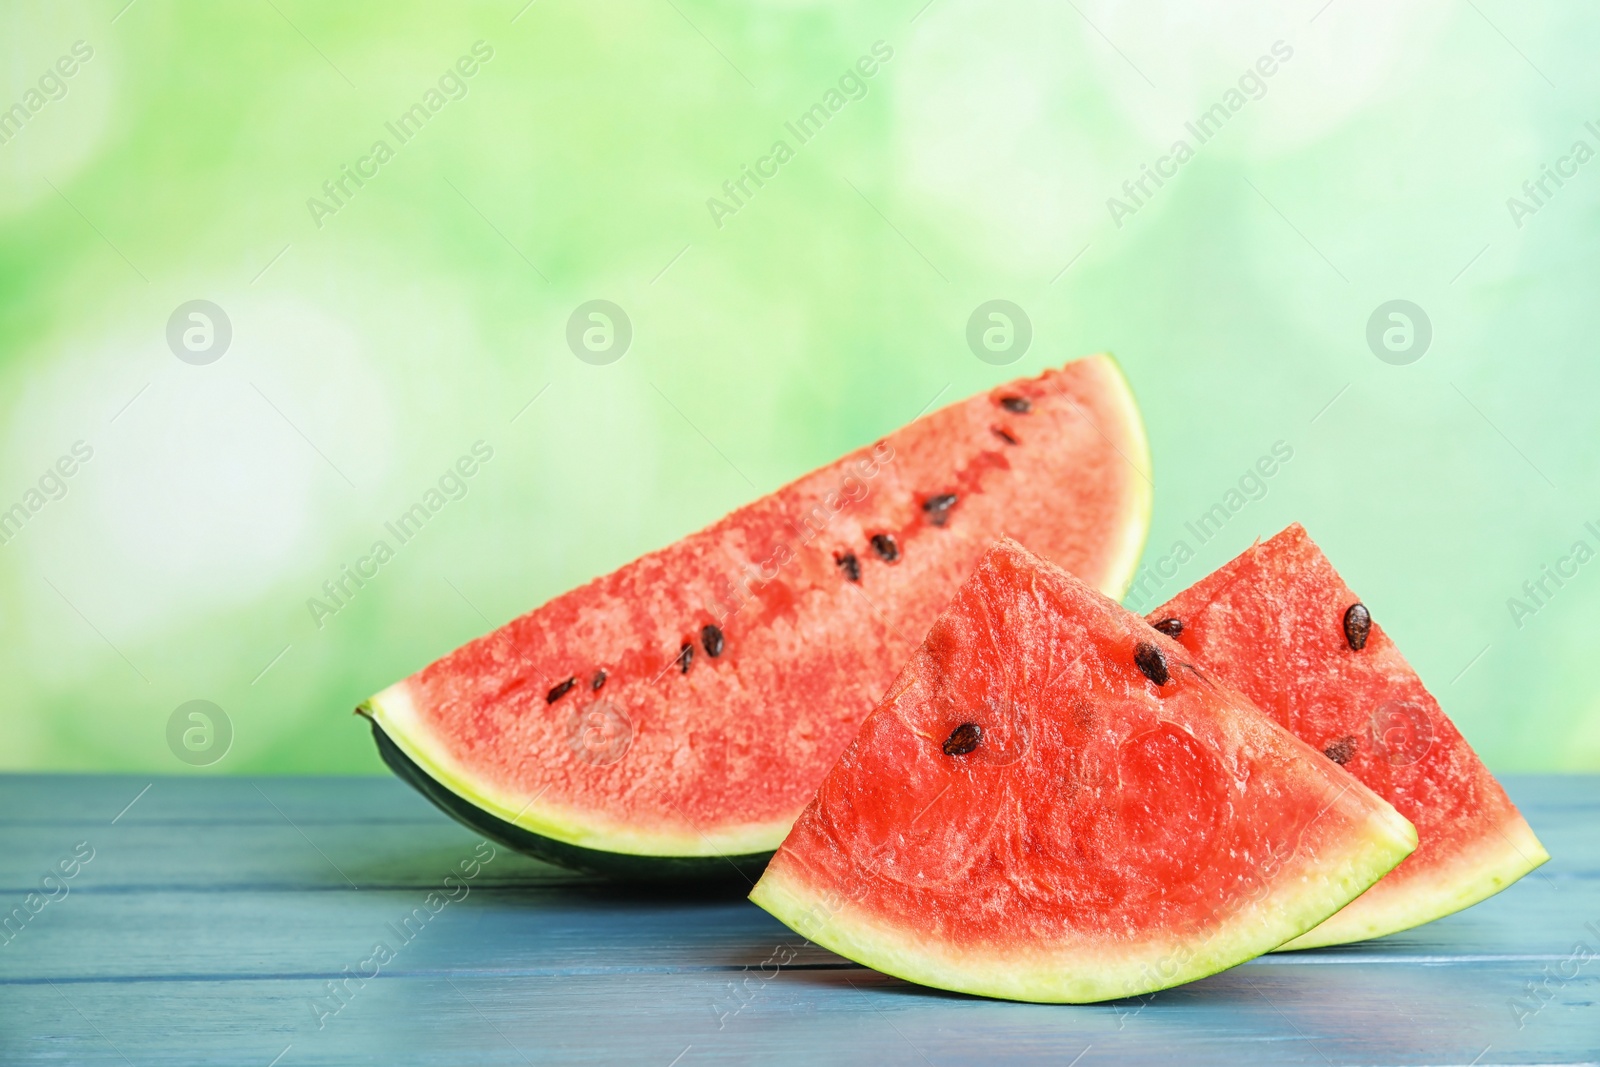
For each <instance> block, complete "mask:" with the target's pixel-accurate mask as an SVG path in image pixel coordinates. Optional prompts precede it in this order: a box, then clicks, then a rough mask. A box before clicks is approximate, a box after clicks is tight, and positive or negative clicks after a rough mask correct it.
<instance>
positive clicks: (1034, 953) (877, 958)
mask: <svg viewBox="0 0 1600 1067" xmlns="http://www.w3.org/2000/svg"><path fill="white" fill-rule="evenodd" d="M1347 840H1348V841H1349V842H1350V848H1349V849H1348V850H1347V852H1346V853H1345V854H1344V855H1342V856H1341V855H1333V854H1326V853H1325V854H1322V855H1318V856H1316V857H1307V858H1306V859H1305V860H1304V861H1303V863H1302V864H1301V866H1300V868H1299V869H1293V868H1291V867H1288V866H1285V867H1284V868H1282V869H1280V870H1279V871H1278V872H1277V873H1276V874H1275V875H1274V876H1273V877H1272V880H1271V882H1270V883H1269V884H1270V885H1271V886H1272V889H1271V890H1270V891H1269V892H1268V893H1267V894H1265V895H1264V896H1263V897H1262V898H1261V899H1260V900H1258V901H1255V902H1251V903H1247V904H1246V905H1244V906H1243V907H1241V908H1240V909H1239V910H1238V911H1237V912H1235V913H1234V914H1232V915H1230V916H1229V917H1227V918H1226V919H1225V920H1223V921H1222V922H1220V923H1219V924H1217V925H1216V926H1214V927H1213V928H1212V929H1211V930H1210V932H1209V934H1208V935H1207V936H1206V937H1205V938H1204V939H1203V940H1201V941H1199V942H1198V943H1194V942H1187V943H1186V942H1185V941H1183V940H1182V939H1178V938H1174V939H1171V940H1170V941H1168V942H1165V943H1162V942H1159V941H1156V940H1155V939H1154V938H1152V939H1150V940H1148V941H1147V942H1146V943H1145V944H1144V945H1143V947H1142V948H1133V947H1128V946H1127V945H1122V946H1119V947H1118V948H1117V949H1116V950H1105V951H1092V950H1088V949H1074V948H1061V949H1055V950H1052V949H1051V948H1050V947H1049V946H1045V945H1037V946H1032V947H1031V949H1030V950H1029V951H1028V952H1026V953H1023V952H1021V951H1020V950H1017V951H1006V952H995V953H989V954H985V953H984V952H982V951H981V950H976V949H975V950H972V951H968V952H962V951H961V950H960V948H959V946H950V945H948V944H947V943H940V942H939V941H937V940H936V939H935V938H932V937H930V936H929V933H928V931H927V930H907V929H898V928H895V927H893V926H891V925H889V924H887V923H884V922H882V921H881V920H874V919H872V918H871V917H869V916H867V915H866V914H865V913H864V912H863V911H862V910H861V909H859V908H855V907H852V905H851V904H850V903H849V902H848V901H845V900H842V899H840V897H839V894H838V891H837V889H836V888H835V887H833V886H827V885H815V886H813V885H806V884H804V883H803V882H802V881H801V880H800V879H799V878H797V877H796V876H795V875H794V873H793V872H794V871H795V869H796V865H779V866H772V867H768V868H767V871H766V873H765V874H764V875H763V876H762V878H761V881H760V882H758V883H757V884H756V888H755V889H754V890H753V891H752V892H751V894H750V899H751V900H752V901H753V902H754V903H756V904H757V905H759V906H760V907H761V908H763V909H765V910H766V911H768V912H770V913H771V914H772V915H773V916H774V917H776V918H777V919H778V920H779V921H780V922H782V923H783V924H784V925H786V926H788V927H789V928H790V929H792V930H794V931H795V932H796V933H798V934H800V935H801V936H802V937H804V938H806V939H807V940H809V941H811V942H814V943H815V944H818V945H820V946H822V947H823V948H826V949H829V950H831V951H833V952H836V953H838V954H839V955H841V956H844V957H845V958H846V959H850V960H853V961H855V962H857V963H860V964H863V965H865V966H867V967H871V968H872V969H873V970H876V971H880V972H882V973H884V974H888V975H892V976H894V977H896V978H903V979H905V980H906V981H908V982H915V983H917V984H918V985H925V986H931V987H934V988H937V989H945V990H949V991H951V992H956V993H970V994H974V995H977V996H985V997H995V998H999V999H1004V1000H1019V1001H1032V1002H1037V1003H1047V1004H1092V1003H1096V1002H1099V1001H1105V1000H1116V999H1119V998H1122V997H1134V996H1142V995H1144V994H1146V993H1153V992H1156V991H1157V990H1161V989H1168V988H1171V987H1172V986H1177V985H1183V984H1184V983H1187V982H1193V981H1196V980H1198V979H1201V978H1205V977H1207V976H1209V975H1213V974H1217V973H1219V972H1221V971H1224V970H1227V969H1228V968H1230V967H1235V966H1237V965H1238V964H1241V963H1244V962H1246V961H1247V960H1250V959H1254V958H1255V957H1257V956H1260V955H1263V954H1264V953H1267V952H1271V951H1272V950H1273V949H1275V948H1277V947H1278V946H1279V945H1281V944H1283V943H1284V942H1286V941H1289V940H1291V939H1293V938H1294V937H1297V936H1299V935H1300V934H1302V933H1304V932H1306V931H1307V930H1310V929H1312V928H1313V927H1315V926H1317V925H1318V924H1319V923H1321V922H1322V921H1323V920H1325V919H1327V918H1328V916H1330V915H1333V914H1334V913H1335V912H1337V911H1339V909H1341V908H1343V907H1344V906H1345V905H1346V904H1348V903H1349V902H1350V901H1352V900H1354V899H1355V898H1356V897H1358V896H1360V895H1361V894H1362V893H1363V892H1364V891H1365V890H1366V889H1367V888H1368V887H1369V886H1371V885H1373V884H1374V883H1375V882H1377V881H1378V880H1379V879H1380V878H1382V877H1383V876H1384V875H1385V874H1387V873H1388V872H1389V871H1390V870H1392V869H1393V868H1394V867H1395V866H1396V865H1397V864H1399V863H1400V862H1401V861H1402V860H1404V859H1405V858H1406V856H1408V855H1410V854H1411V852H1412V850H1413V849H1415V848H1416V845H1417V834H1416V830H1415V828H1414V827H1412V825H1411V823H1410V822H1409V821H1407V820H1406V818H1405V817H1404V816H1402V815H1401V814H1400V813H1399V812H1397V811H1395V810H1394V809H1393V808H1391V807H1389V806H1388V805H1387V804H1385V805H1383V808H1382V809H1381V810H1377V811H1375V812H1373V813H1372V815H1371V816H1369V818H1368V821H1367V829H1366V832H1365V833H1364V834H1361V835H1355V836H1352V837H1351V838H1349V839H1347Z"/></svg>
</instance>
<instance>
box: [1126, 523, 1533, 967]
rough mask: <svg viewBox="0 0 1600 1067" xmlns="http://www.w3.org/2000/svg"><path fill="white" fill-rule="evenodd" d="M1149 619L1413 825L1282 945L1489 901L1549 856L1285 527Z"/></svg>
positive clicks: (1354, 933) (1307, 543)
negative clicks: (1382, 872) (1314, 923)
mask: <svg viewBox="0 0 1600 1067" xmlns="http://www.w3.org/2000/svg"><path fill="white" fill-rule="evenodd" d="M1150 618H1151V619H1152V620H1153V621H1154V622H1155V624H1156V625H1157V626H1159V627H1161V628H1162V629H1164V630H1166V631H1167V632H1169V633H1174V634H1176V635H1177V639H1178V640H1179V641H1180V642H1182V644H1183V646H1184V647H1185V648H1186V649H1188V650H1189V651H1190V652H1191V653H1192V654H1193V655H1194V657H1195V659H1196V661H1198V662H1199V663H1201V664H1202V665H1204V666H1205V667H1206V668H1207V669H1208V671H1210V672H1211V673H1213V674H1214V676H1215V677H1216V678H1217V679H1218V680H1220V681H1222V682H1224V683H1225V684H1227V685H1231V686H1234V687H1236V688H1238V689H1239V690H1240V691H1242V692H1243V693H1245V694H1246V695H1247V696H1249V697H1250V698H1251V699H1252V700H1254V701H1255V702H1256V704H1257V705H1259V706H1260V707H1261V708H1262V709H1263V710H1264V711H1266V712H1267V713H1268V714H1269V715H1271V716H1272V717H1273V718H1274V719H1276V720H1277V721H1278V722H1279V723H1281V724H1282V725H1284V726H1286V727H1287V728H1288V729H1290V730H1291V731H1293V732H1294V733H1295V734H1296V735H1297V736H1299V737H1300V738H1302V739H1303V740H1305V741H1307V742H1309V743H1310V744H1311V745H1313V746H1315V747H1316V748H1317V749H1319V750H1320V751H1322V752H1324V753H1325V754H1326V756H1327V758H1328V759H1330V760H1332V761H1333V762H1335V763H1340V764H1343V766H1344V768H1345V770H1347V771H1349V772H1351V773H1352V774H1354V775H1355V776H1356V777H1357V778H1359V779H1361V780H1362V781H1363V782H1365V783H1366V784H1367V785H1368V786H1370V787H1372V788H1373V789H1374V790H1376V791H1377V792H1378V793H1379V794H1380V795H1381V796H1383V797H1384V799H1386V800H1388V801H1389V803H1391V804H1393V805H1394V806H1395V807H1396V808H1397V809H1398V810H1399V811H1400V813H1401V814H1402V815H1404V816H1405V817H1406V818H1408V819H1410V820H1411V821H1412V822H1413V823H1415V824H1416V827H1417V835H1418V837H1419V838H1420V844H1418V846H1417V850H1416V852H1414V853H1412V855H1411V856H1410V858H1408V859H1407V860H1406V861H1405V862H1404V863H1402V864H1401V865H1400V866H1399V867H1397V868H1395V870H1394V871H1393V872H1391V873H1390V874H1389V875H1387V876H1386V877H1385V878H1384V879H1383V881H1381V882H1379V883H1378V884H1377V885H1376V886H1374V887H1373V888H1372V889H1370V890H1368V891H1367V892H1366V893H1364V894H1363V895H1362V896H1361V898H1360V899H1359V900H1357V901H1356V902H1355V903H1353V904H1351V905H1350V906H1349V907H1347V908H1345V909H1344V910H1343V911H1341V912H1339V913H1338V914H1337V915H1335V916H1334V917H1333V918H1331V919H1329V920H1328V921H1327V922H1325V923H1323V924H1322V925H1320V926H1318V927H1317V928H1316V929H1315V930H1312V931H1310V932H1309V933H1307V934H1305V935H1304V936H1302V937H1299V938H1296V939H1295V940H1294V941H1292V942H1290V943H1289V944H1287V945H1285V946H1284V947H1285V948H1312V947H1315V946H1317V945H1336V944H1341V943H1343V942H1347V941H1360V940H1363V939H1365V938H1369V937H1379V936H1381V935H1383V934H1392V933H1394V932H1396V931H1398V930H1406V929H1409V928H1411V927H1413V926H1419V925H1421V924H1422V923H1425V922H1428V921H1430V920H1432V919H1437V918H1439V917H1440V916H1443V915H1449V914H1450V913H1451V912H1454V911H1459V910H1460V909H1462V908H1465V907H1467V906H1469V905H1471V904H1476V903H1477V902H1478V901H1480V900H1482V899H1484V898H1485V897H1488V896H1491V895H1493V894H1495V893H1498V892H1499V891H1500V890H1502V889H1504V888H1505V887H1506V886H1508V885H1510V884H1511V883H1512V882H1515V881H1516V880H1517V879H1518V878H1521V877H1522V876H1523V875H1525V874H1527V873H1528V872H1529V871H1531V870H1533V869H1534V868H1535V867H1537V866H1539V864H1541V863H1543V862H1544V861H1545V860H1547V859H1549V858H1550V857H1549V854H1548V853H1546V852H1545V850H1544V846H1543V845H1541V844H1540V843H1539V839H1538V838H1537V837H1535V836H1534V835H1533V831H1532V830H1531V829H1530V828H1529V827H1528V824H1527V823H1526V822H1525V821H1524V820H1523V818H1522V816H1521V815H1520V814H1519V813H1518V812H1517V809H1516V808H1515V807H1514V806H1512V803H1511V801H1510V800H1509V799H1508V798H1507V797H1506V793H1505V790H1504V789H1502V788H1501V787H1500V783H1498V782H1496V781H1495V780H1494V776H1493V775H1491V774H1490V773H1489V769H1488V768H1487V767H1485V766H1484V765H1483V763H1482V761H1480V760H1479V759H1478V757H1477V755H1476V754H1475V753H1474V752H1473V751H1472V747H1471V746H1470V745H1468V744H1467V741H1466V739H1465V738H1464V737H1462V736H1461V733H1460V731H1459V730H1457V729H1456V727H1455V725H1454V724H1453V723H1452V722H1451V721H1450V720H1449V718H1448V717H1446V715H1445V713H1444V711H1443V710H1441V709H1440V707H1439V703H1438V701H1436V700H1435V699H1434V698H1433V695H1432V694H1430V693H1429V692H1428V690H1427V689H1426V688H1425V687H1424V686H1423V684H1422V680H1421V679H1420V678H1418V677H1417V675H1416V672H1415V671H1413V670H1412V669H1411V667H1410V665H1409V664H1408V663H1406V660H1405V657H1404V656H1402V655H1401V654H1400V650H1399V649H1398V648H1396V647H1395V645H1394V642H1393V641H1391V640H1390V639H1389V635H1388V634H1386V633H1384V632H1383V629H1382V628H1381V627H1379V626H1378V625H1377V624H1376V623H1374V622H1373V621H1372V616H1371V614H1370V613H1369V612H1368V610H1367V608H1366V606H1365V605H1363V604H1362V603H1361V602H1360V600H1359V598H1357V597H1356V595H1355V594H1354V593H1352V592H1351V591H1350V588H1349V587H1348V586H1346V585H1345V584H1344V581H1343V580H1342V579H1341V578H1340V577H1339V574H1338V572H1337V571H1335V570H1334V569H1333V565H1332V564H1330V563H1329V562H1328V560H1327V557H1325V556H1324V555H1323V554H1322V552H1321V551H1320V550H1319V549H1318V548H1317V546H1316V545H1315V544H1314V543H1312V540H1311V538H1310V537H1309V536H1308V535H1307V534H1306V531H1305V529H1304V528H1303V527H1301V526H1299V525H1298V524H1296V525H1294V526H1291V527H1289V528H1288V529H1286V530H1284V531H1283V532H1282V533H1280V534H1278V535H1277V536H1276V537H1274V538H1272V539H1271V540H1269V541H1265V542H1260V543H1258V544H1256V545H1254V546H1253V547H1251V548H1250V549H1249V550H1248V551H1246V552H1245V553H1244V554H1243V555H1241V556H1239V557H1238V558H1237V559H1235V560H1233V561H1232V562H1230V563H1228V564H1227V565H1225V566H1224V567H1222V568H1221V569H1220V570H1218V571H1217V572H1216V573H1214V574H1212V575H1210V576H1209V577H1207V578H1205V579H1203V580H1201V581H1200V582H1199V583H1197V584H1196V585H1194V586H1192V587H1191V588H1189V589H1187V590H1185V591H1184V592H1182V593H1179V594H1178V595H1177V597H1175V598H1174V599H1173V600H1172V601H1171V602H1170V603H1168V604H1167V605H1166V606H1165V607H1163V608H1161V609H1160V610H1158V611H1157V612H1155V613H1154V614H1153V615H1151V616H1150Z"/></svg>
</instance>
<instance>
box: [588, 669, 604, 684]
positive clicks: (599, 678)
mask: <svg viewBox="0 0 1600 1067" xmlns="http://www.w3.org/2000/svg"><path fill="white" fill-rule="evenodd" d="M605 684H606V669H605V668H604V667H601V668H600V669H599V670H597V671H595V672H594V678H593V679H592V680H591V681H590V682H589V688H590V689H599V688H600V687H601V686H602V685H605Z"/></svg>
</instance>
